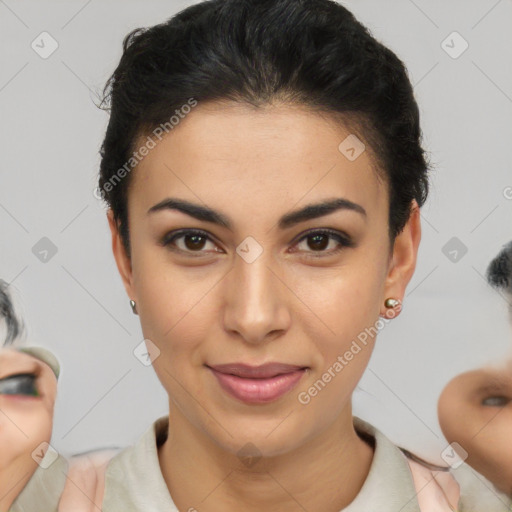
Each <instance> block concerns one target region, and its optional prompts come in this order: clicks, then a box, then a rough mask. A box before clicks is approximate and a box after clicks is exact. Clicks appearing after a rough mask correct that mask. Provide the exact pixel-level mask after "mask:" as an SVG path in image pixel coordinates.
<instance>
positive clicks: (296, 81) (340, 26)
mask: <svg viewBox="0 0 512 512" xmlns="http://www.w3.org/2000/svg"><path fill="white" fill-rule="evenodd" d="M190 98H194V99H195V100H196V101H197V102H198V103H201V102H207V101H234V102H239V103H245V104H247V105H250V106H252V107H253V108H259V107H261V106H265V105H272V104H274V103H281V104H283V103H284V104H289V105H295V106H301V107H305V108H309V109H311V111H312V112H315V113H317V114H320V115H323V116H325V117H326V118H330V119H334V120H335V121H336V122H338V123H339V124H340V126H343V127H345V128H348V129H350V133H354V134H356V135H357V137H358V138H359V139H361V140H362V141H363V142H364V143H365V145H366V149H367V150H369V152H370V153H369V154H370V155H371V157H372V158H371V162H372V167H373V168H374V169H375V171H376V173H377V176H378V178H379V179H380V180H381V181H383V182H384V183H386V186H387V190H388V192H389V204H390V208H389V218H388V225H389V239H390V242H391V248H392V245H393V242H394V239H395V237H396V236H397V235H398V234H399V233H400V232H401V231H402V230H403V227H404V226H405V224H406V222H407V220H408V219H409V215H410V212H411V201H412V200H413V199H416V201H417V202H418V205H419V206H420V207H421V206H422V205H423V204H424V202H425V201H426V199H427V195H428V192H429V179H428V171H429V169H430V168H431V167H432V166H431V164H430V162H428V161H427V154H426V151H425V150H424V149H423V148H422V145H421V143H422V140H421V139H422V133H421V129H420V122H419V121H420V119H419V117H420V116H419V109H418V105H417V103H416V101H415V98H414V92H413V88H412V85H411V83H410V81H409V78H408V73H407V69H406V67H405V65H404V63H403V62H402V61H401V60H400V59H399V58H398V57H397V56H396V55H395V53H393V52H392V51H391V50H390V49H388V48H387V47H386V46H384V45H383V44H381V43H380V42H379V41H377V40H376V39H375V38H374V37H373V35H372V34H371V32H370V31H369V29H367V28H366V27H365V26H363V25H362V24H361V23H360V22H359V21H357V19H356V18H355V16H354V15H353V14H352V13H351V12H350V11H349V10H347V9H346V8H345V7H343V6H342V5H340V4H339V3H337V2H335V1H333V0H207V1H203V2H200V3H198V4H195V5H192V6H190V7H188V8H186V9H184V10H182V11H180V12H179V13H177V14H176V15H174V16H173V17H171V18H170V19H168V20H167V21H165V22H164V23H161V24H158V25H155V26H152V27H149V28H137V29H135V30H133V31H131V32H130V33H129V34H127V35H126V37H125V38H124V41H123V54H122V57H121V60H120V62H119V64H118V66H117V68H116V69H115V71H114V73H113V74H112V75H111V76H110V78H109V79H108V81H107V83H106V85H105V87H104V89H103V97H102V99H101V103H100V105H99V107H100V108H102V109H103V110H106V111H108V112H109V113H110V119H109V123H108V127H107V130H106V134H105V138H104V140H103V143H102V145H101V149H100V155H101V163H100V172H99V180H98V187H99V189H100V190H101V191H102V192H101V196H102V198H103V200H104V201H105V202H106V203H107V205H108V206H109V207H110V208H112V210H113V213H114V219H115V220H116V222H118V225H119V231H120V235H121V238H122V241H123V245H124V247H125V249H126V253H127V255H128V257H130V237H129V230H128V212H127V197H128V190H129V184H130V180H131V174H132V173H129V174H127V175H126V176H125V177H124V178H123V179H122V180H121V181H120V182H119V183H117V184H115V186H113V187H106V188H104V186H105V184H107V182H108V181H109V179H111V178H112V176H113V175H114V174H115V173H116V172H117V171H118V170H119V169H120V168H122V167H123V165H125V164H126V162H128V160H129V159H130V157H131V155H132V153H133V151H135V150H136V148H137V143H138V141H139V140H140V138H141V137H142V136H147V135H149V134H150V133H151V132H152V130H153V129H154V128H155V127H157V126H159V125H160V124H162V123H165V122H166V121H168V120H169V118H170V117H171V116H172V115H173V114H174V112H175V110H176V109H179V108H180V107H181V106H182V105H184V104H186V103H187V101H188V100H189V99H190ZM340 142H341V139H340ZM135 168H136V167H135ZM107 188H108V189H109V190H108V191H107Z"/></svg>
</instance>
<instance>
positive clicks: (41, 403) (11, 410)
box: [0, 348, 57, 511]
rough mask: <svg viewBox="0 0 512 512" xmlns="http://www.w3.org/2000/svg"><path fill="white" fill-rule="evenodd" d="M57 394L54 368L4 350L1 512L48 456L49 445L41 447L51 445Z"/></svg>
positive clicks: (0, 352)
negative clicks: (44, 456) (46, 455)
mask: <svg viewBox="0 0 512 512" xmlns="http://www.w3.org/2000/svg"><path fill="white" fill-rule="evenodd" d="M56 393H57V378H56V377H55V374H54V373H53V370H52V369H51V368H50V366H48V365H47V364H46V363H44V362H42V361H41V360H39V359H37V358H35V357H33V356H32V355H29V354H24V353H23V352H19V351H17V350H15V349H11V348H9V349H0V510H1V511H3V510H8V509H9V506H10V503H12V501H13V500H14V498H15V497H16V496H17V494H18V493H19V492H20V491H21V490H22V488H23V486H24V485H25V484H26V482H27V481H28V480H29V479H30V477H31V475H32V474H33V473H34V471H35V470H36V468H37V464H38V463H39V462H40V460H42V457H43V455H44V453H46V449H47V447H48V445H47V444H45V445H43V446H40V445H41V443H49V442H50V438H51V435H52V425H53V411H54V405H55V398H56ZM36 449H37V451H36ZM2 484H3V485H2ZM4 486H7V487H6V488H4Z"/></svg>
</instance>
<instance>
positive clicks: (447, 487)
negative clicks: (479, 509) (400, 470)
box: [407, 458, 460, 512]
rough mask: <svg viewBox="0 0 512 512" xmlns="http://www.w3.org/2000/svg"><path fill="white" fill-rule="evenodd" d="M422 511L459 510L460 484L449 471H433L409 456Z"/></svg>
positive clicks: (448, 511) (449, 511) (447, 511)
mask: <svg viewBox="0 0 512 512" xmlns="http://www.w3.org/2000/svg"><path fill="white" fill-rule="evenodd" d="M407 462H408V463H409V466H410V468H411V472H412V477H413V480H414V487H415V488H416V494H417V498H418V503H419V505H420V510H421V512H445V511H446V512H453V511H457V507H458V506H459V500H460V486H459V484H458V483H457V481H456V480H455V478H454V477H453V475H452V474H451V473H450V472H449V471H433V470H431V469H428V468H427V467H425V466H422V465H421V464H419V463H418V462H415V461H413V460H411V459H409V458H407Z"/></svg>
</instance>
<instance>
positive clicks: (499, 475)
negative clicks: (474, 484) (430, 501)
mask: <svg viewBox="0 0 512 512" xmlns="http://www.w3.org/2000/svg"><path fill="white" fill-rule="evenodd" d="M438 415H439V424H440V425H441V429H442V431H443V434H444V436H445V437H446V439H447V441H448V442H449V443H452V442H457V443H459V444H460V445H461V446H462V447H463V448H464V450H466V452H467V453H468V457H467V459H466V460H465V462H466V463H468V464H469V465H470V466H471V467H472V468H473V469H475V470H476V471H478V472H479V473H481V474H482V475H484V476H485V477H486V478H487V479H488V480H489V481H490V482H492V483H493V484H494V485H495V486H496V488H497V489H498V490H500V491H501V492H503V493H505V494H507V495H509V496H511V497H512V443H511V442H510V439H511V432H512V361H511V362H509V363H508V365H507V366H506V367H504V368H483V369H479V370H472V371H469V372H466V373H463V374H461V375H458V376H457V377H455V378H454V379H452V380H451V381H450V382H449V383H448V384H447V385H446V387H445V388H444V390H443V392H442V393H441V396H440V398H439V403H438Z"/></svg>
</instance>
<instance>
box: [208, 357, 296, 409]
mask: <svg viewBox="0 0 512 512" xmlns="http://www.w3.org/2000/svg"><path fill="white" fill-rule="evenodd" d="M208 368H209V369H210V370H211V371H212V373H213V374H214V375H215V377H217V380H218V381H219V384H220V386H221V387H222V389H224V390H225V391H226V392H228V393H229V394H230V395H231V396H233V397H235V398H237V399H239V400H242V401H243V402H246V403H254V404H257V403H260V404H261V403H268V402H272V401H274V400H276V399H278V398H279V397H281V396H282V395H284V394H285V393H287V392H288V391H290V390H291V389H292V388H294V387H295V386H296V385H297V383H298V382H299V380H300V378H301V377H302V375H303V374H304V373H305V369H306V367H304V366H294V365H288V364H282V363H267V364H264V365H261V366H249V365H246V364H242V363H232V364H224V365H216V366H208Z"/></svg>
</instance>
